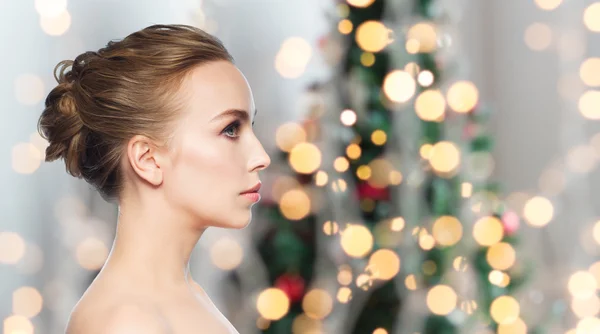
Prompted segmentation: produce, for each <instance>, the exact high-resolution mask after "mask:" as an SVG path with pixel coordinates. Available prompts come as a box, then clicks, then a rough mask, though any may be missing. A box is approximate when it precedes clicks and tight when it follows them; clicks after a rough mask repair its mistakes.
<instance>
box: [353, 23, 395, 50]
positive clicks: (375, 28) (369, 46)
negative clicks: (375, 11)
mask: <svg viewBox="0 0 600 334" xmlns="http://www.w3.org/2000/svg"><path fill="white" fill-rule="evenodd" d="M390 33H391V30H389V29H388V28H387V27H386V26H385V25H384V24H383V23H381V22H380V21H375V20H370V21H365V22H363V23H361V24H360V25H359V26H358V27H357V28H356V43H357V44H358V46H359V47H360V48H361V49H363V50H364V51H367V52H379V51H381V50H383V49H384V48H385V47H386V46H387V45H388V44H389V43H390V42H392V39H390Z"/></svg>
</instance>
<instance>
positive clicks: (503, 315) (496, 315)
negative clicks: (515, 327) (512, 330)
mask: <svg viewBox="0 0 600 334" xmlns="http://www.w3.org/2000/svg"><path fill="white" fill-rule="evenodd" d="M520 312H521V307H520V306H519V302H517V300H516V299H515V298H513V297H512V296H500V297H498V298H496V299H494V301H493V302H492V305H491V306H490V314H491V316H492V319H494V321H495V322H497V323H498V324H502V325H505V324H511V323H513V322H515V321H516V320H517V318H519V314H520Z"/></svg>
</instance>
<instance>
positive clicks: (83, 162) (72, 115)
mask: <svg viewBox="0 0 600 334" xmlns="http://www.w3.org/2000/svg"><path fill="white" fill-rule="evenodd" d="M223 60H224V61H229V62H231V63H233V62H234V60H233V57H232V56H231V55H230V54H229V52H228V51H227V50H226V48H225V47H224V46H223V44H222V43H221V41H220V40H219V39H217V38H216V37H214V36H212V35H210V34H208V33H206V32H204V31H202V30H201V29H198V28H196V27H192V26H187V25H180V24H174V25H163V24H157V25H152V26H149V27H147V28H144V29H142V30H140V31H137V32H134V33H132V34H130V35H129V36H127V37H125V38H124V39H122V40H120V41H110V42H108V44H107V45H106V47H104V48H101V49H99V50H98V51H96V52H94V51H88V52H84V53H82V54H81V55H79V56H77V57H76V58H75V60H63V61H61V62H59V63H58V64H57V65H56V67H55V68H54V78H55V79H56V81H57V82H58V85H57V86H56V87H55V88H53V89H52V91H51V92H50V93H49V94H48V96H47V98H46V100H45V109H44V111H43V112H42V114H41V116H40V118H39V121H38V132H39V133H40V135H41V136H42V137H43V138H45V139H46V140H48V142H49V144H50V145H49V146H48V147H47V148H46V152H45V153H46V156H45V161H54V160H57V159H59V158H62V159H63V160H64V162H65V166H66V170H67V172H68V173H69V174H71V175H73V176H75V177H78V178H83V179H84V180H86V181H87V182H88V183H89V184H91V185H93V186H94V187H95V188H96V189H97V190H98V191H99V193H100V194H101V195H102V197H103V198H104V199H105V200H107V201H111V200H114V199H116V198H118V197H119V195H120V193H121V191H122V184H123V180H122V175H121V174H122V173H121V171H120V168H119V166H120V161H121V157H122V155H123V150H124V148H125V144H126V142H127V141H128V140H129V139H130V138H132V137H133V136H134V135H138V134H141V135H145V136H148V137H149V138H151V139H152V140H156V141H157V142H161V141H165V140H167V139H168V137H169V136H170V131H172V129H171V126H170V125H171V124H172V122H173V121H174V120H175V118H176V117H177V115H178V114H179V113H178V111H180V110H181V107H182V104H181V102H182V101H178V100H177V99H175V98H174V96H175V93H176V92H177V91H178V90H179V88H180V87H181V84H182V82H183V81H184V79H185V78H186V76H187V74H188V73H190V71H191V70H192V69H193V68H195V67H196V66H199V65H202V64H205V63H208V62H212V61H223ZM69 66H71V69H70V70H69V71H65V70H66V68H67V67H69ZM57 70H59V74H58V76H57V73H56V72H57Z"/></svg>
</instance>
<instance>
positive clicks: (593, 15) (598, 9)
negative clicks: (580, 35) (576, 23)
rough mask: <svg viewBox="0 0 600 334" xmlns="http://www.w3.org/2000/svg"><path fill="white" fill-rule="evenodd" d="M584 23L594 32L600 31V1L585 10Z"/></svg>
mask: <svg viewBox="0 0 600 334" xmlns="http://www.w3.org/2000/svg"><path fill="white" fill-rule="evenodd" d="M583 23H584V24H585V26H586V27H587V28H588V29H589V30H590V31H592V32H600V2H594V3H593V4H591V5H589V6H588V7H587V8H586V9H585V10H584V11H583Z"/></svg>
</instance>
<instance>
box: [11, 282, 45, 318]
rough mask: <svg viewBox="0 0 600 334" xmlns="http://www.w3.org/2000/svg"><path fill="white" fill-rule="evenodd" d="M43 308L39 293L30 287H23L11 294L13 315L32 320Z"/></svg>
mask: <svg viewBox="0 0 600 334" xmlns="http://www.w3.org/2000/svg"><path fill="white" fill-rule="evenodd" d="M42 306H43V297H42V295H41V294H40V292H39V291H38V290H37V289H36V288H34V287H31V286H23V287H20V288H18V289H17V290H15V291H14V292H13V295H12V311H13V314H18V315H22V316H24V317H27V318H33V317H35V316H36V315H38V314H39V313H40V311H41V310H42Z"/></svg>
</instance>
